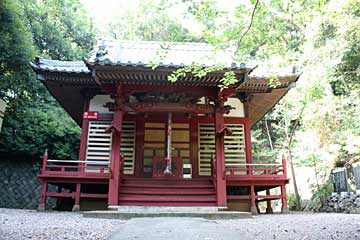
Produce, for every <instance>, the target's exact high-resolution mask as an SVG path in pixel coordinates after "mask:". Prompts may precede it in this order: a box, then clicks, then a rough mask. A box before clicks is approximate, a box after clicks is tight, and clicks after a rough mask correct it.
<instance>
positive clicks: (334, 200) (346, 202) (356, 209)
mask: <svg viewBox="0 0 360 240" xmlns="http://www.w3.org/2000/svg"><path fill="white" fill-rule="evenodd" d="M322 211H324V212H338V213H353V214H354V213H356V214H360V194H356V193H353V192H350V193H342V194H338V193H333V194H332V195H331V196H330V197H328V199H327V201H326V206H325V207H324V208H323V209H322Z"/></svg>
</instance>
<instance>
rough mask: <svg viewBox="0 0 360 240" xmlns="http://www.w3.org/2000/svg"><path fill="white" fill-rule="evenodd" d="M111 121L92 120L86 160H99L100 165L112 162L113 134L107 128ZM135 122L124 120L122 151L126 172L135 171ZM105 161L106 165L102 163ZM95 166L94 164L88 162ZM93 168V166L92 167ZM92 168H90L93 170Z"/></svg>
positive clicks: (131, 172)
mask: <svg viewBox="0 0 360 240" xmlns="http://www.w3.org/2000/svg"><path fill="white" fill-rule="evenodd" d="M110 124H111V122H110V121H90V122H89V132H88V141H87V150H86V161H98V162H100V163H99V164H96V166H98V167H106V166H108V165H107V162H110V154H111V141H112V134H111V133H106V132H105V130H106V128H107V127H109V126H110ZM135 137H136V129H135V122H123V125H122V134H121V153H122V155H123V156H124V157H125V163H124V173H125V174H133V173H134V162H135ZM101 162H104V165H101ZM87 166H93V164H91V165H90V164H87ZM91 169H93V167H92V168H91ZM91 169H90V168H89V169H88V170H91Z"/></svg>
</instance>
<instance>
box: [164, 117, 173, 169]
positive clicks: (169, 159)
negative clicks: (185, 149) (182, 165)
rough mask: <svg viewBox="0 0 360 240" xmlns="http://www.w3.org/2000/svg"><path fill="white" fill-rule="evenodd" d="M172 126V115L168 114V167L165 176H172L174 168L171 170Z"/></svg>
mask: <svg viewBox="0 0 360 240" xmlns="http://www.w3.org/2000/svg"><path fill="white" fill-rule="evenodd" d="M171 125H172V113H171V112H169V113H168V124H167V157H166V160H167V165H166V168H165V171H164V175H167V174H171V173H172V168H171V132H172V130H171V127H172V126H171Z"/></svg>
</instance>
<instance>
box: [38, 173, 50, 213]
mask: <svg viewBox="0 0 360 240" xmlns="http://www.w3.org/2000/svg"><path fill="white" fill-rule="evenodd" d="M47 185H48V184H47V181H45V180H43V183H42V188H41V196H40V204H39V206H38V211H45V207H46V192H47Z"/></svg>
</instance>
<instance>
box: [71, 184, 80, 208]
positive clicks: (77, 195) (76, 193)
mask: <svg viewBox="0 0 360 240" xmlns="http://www.w3.org/2000/svg"><path fill="white" fill-rule="evenodd" d="M80 194H81V184H80V183H77V184H76V191H75V204H74V206H73V209H72V211H73V212H77V211H80Z"/></svg>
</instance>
